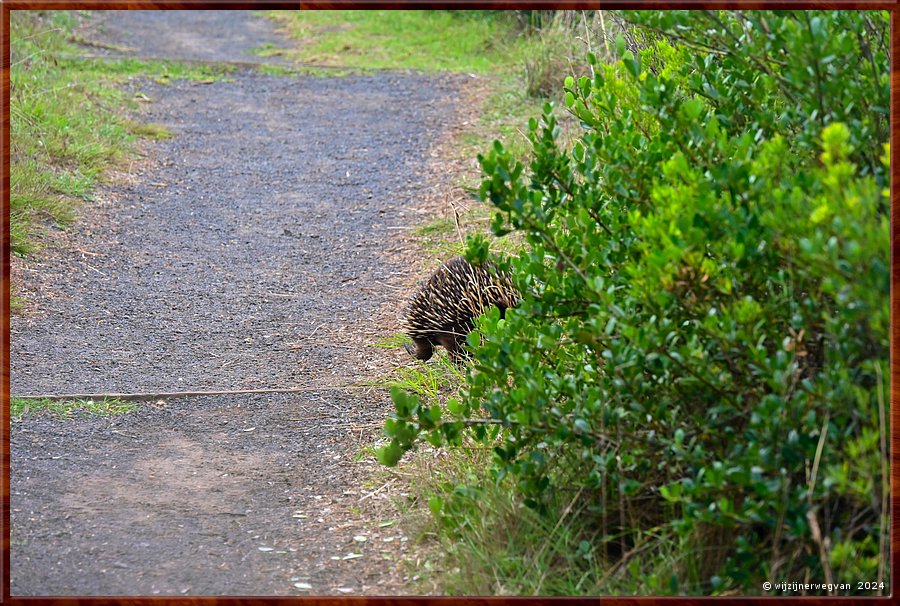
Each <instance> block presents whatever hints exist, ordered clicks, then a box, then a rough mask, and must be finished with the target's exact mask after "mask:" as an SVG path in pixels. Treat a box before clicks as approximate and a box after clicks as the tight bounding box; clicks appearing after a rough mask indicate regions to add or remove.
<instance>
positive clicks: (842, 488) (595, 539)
mask: <svg viewBox="0 0 900 606" xmlns="http://www.w3.org/2000/svg"><path fill="white" fill-rule="evenodd" d="M607 15H609V13H607ZM610 18H611V19H612V18H613V16H611V17H610ZM614 18H615V19H616V20H618V21H617V23H621V24H622V26H623V27H622V29H621V31H619V32H617V33H616V34H614V36H613V37H611V38H605V39H604V44H603V46H609V47H611V49H610V56H609V57H608V59H607V60H604V59H603V56H602V55H603V54H605V49H604V52H603V53H600V54H598V53H596V52H594V53H584V56H585V57H586V58H587V59H586V63H584V64H579V63H577V62H574V61H573V65H583V67H582V68H581V70H580V73H577V74H575V75H574V76H569V77H566V74H565V73H564V72H557V73H558V86H559V87H560V90H561V94H560V96H561V98H562V102H561V103H559V104H557V105H550V104H548V105H546V106H545V107H544V108H543V109H542V111H541V112H540V113H536V114H535V115H533V116H532V117H531V119H529V120H528V121H527V126H525V127H524V129H525V132H526V134H527V139H528V141H529V143H530V145H529V148H528V149H526V150H524V151H523V150H522V148H518V147H516V148H513V147H510V146H508V145H507V144H506V143H505V142H504V141H502V140H500V141H498V142H495V143H494V144H493V145H491V146H489V147H488V146H485V148H484V149H483V151H482V153H481V154H480V155H479V160H480V164H481V167H482V170H483V180H482V183H481V185H480V188H479V189H478V196H479V197H480V199H481V200H482V201H483V202H484V203H485V204H486V205H488V206H489V207H490V208H492V209H493V219H492V222H491V227H492V231H493V234H494V236H495V237H496V238H497V240H494V241H493V242H488V241H486V240H484V238H483V237H480V236H476V237H472V238H470V240H469V242H470V243H469V247H468V251H467V254H468V256H469V257H470V259H473V260H475V259H478V258H481V257H483V255H484V253H485V250H486V248H487V246H488V245H490V246H492V247H493V248H495V249H496V248H497V247H498V244H497V242H502V241H503V240H506V239H509V238H513V239H514V241H515V242H517V243H521V244H520V245H517V247H515V250H514V251H513V252H512V254H509V255H508V257H509V259H508V263H509V267H510V269H511V270H512V271H513V273H514V275H515V276H516V279H517V282H518V284H519V286H520V288H521V290H522V292H523V295H524V301H523V303H522V305H521V306H520V307H519V308H518V309H517V310H515V311H510V312H508V313H507V315H506V318H505V319H504V320H501V319H500V318H499V314H497V313H496V310H494V311H493V312H489V313H488V314H486V315H485V316H484V317H482V319H481V321H480V332H481V338H480V339H478V338H473V339H470V343H471V345H472V354H473V359H472V361H471V363H470V364H469V365H468V366H467V368H466V369H464V371H463V372H464V376H462V375H461V374H460V373H459V372H454V371H451V368H452V367H451V366H449V365H448V364H447V363H446V361H444V360H443V359H442V360H439V361H437V362H430V363H429V364H425V365H420V366H419V368H422V370H417V371H415V372H413V371H410V370H404V371H402V372H401V373H400V375H399V377H398V379H397V381H396V382H395V383H396V384H395V386H394V388H393V389H392V397H393V399H394V403H395V406H396V413H395V415H394V416H393V418H391V419H389V420H388V421H387V422H386V424H385V432H386V434H387V435H388V436H389V437H390V443H389V444H387V445H385V446H384V447H383V448H382V449H381V450H380V451H379V458H380V459H381V460H382V462H384V463H386V464H388V465H397V464H400V465H402V466H403V468H404V469H405V470H406V471H407V472H409V471H410V470H413V471H412V473H413V479H412V480H411V485H412V494H414V495H415V500H414V502H413V505H412V506H411V507H412V511H413V514H412V515H411V519H415V520H418V523H419V524H420V525H421V528H422V532H423V533H424V536H427V537H430V538H431V539H433V544H434V545H436V546H439V547H436V548H435V549H434V551H433V556H432V557H433V562H430V566H429V567H427V568H428V569H430V570H432V571H433V573H432V575H431V577H430V579H429V581H430V582H431V583H433V590H434V591H435V592H440V593H453V594H573V595H578V594H620V595H633V594H665V595H669V594H676V595H677V594H691V595H745V594H749V595H777V594H780V593H783V592H782V591H780V590H779V589H777V588H774V589H771V590H766V589H764V585H763V583H765V582H770V583H778V582H780V581H784V580H787V579H803V580H805V581H806V582H809V583H817V584H820V585H815V586H811V587H807V588H802V589H800V590H797V592H796V593H802V594H818V595H824V594H842V595H846V594H854V595H885V594H887V593H888V592H889V584H890V578H889V566H888V562H889V553H890V543H889V539H888V536H889V533H888V529H889V524H888V513H889V511H888V491H889V477H888V473H887V460H888V459H887V456H888V451H887V442H888V440H887V438H888V425H887V422H886V418H887V408H886V407H887V393H888V381H887V375H888V372H887V369H888V326H889V313H888V304H887V302H888V294H889V284H890V283H889V269H888V268H889V254H888V242H889V199H888V174H889V172H888V158H889V153H888V147H887V143H888V98H889V89H888V66H889V58H888V46H889V45H888V40H889V19H888V15H887V13H884V12H852V11H845V12H841V11H827V12H826V11H805V12H771V11H745V12H740V13H738V12H727V11H696V12H694V11H674V12H653V11H643V12H625V13H619V14H616V15H614ZM569 22H570V23H575V22H577V19H575V18H574V15H573V16H572V17H570V18H569ZM572 31H573V35H574V30H572ZM598 48H599V45H597V44H595V46H594V50H595V51H596V50H598ZM585 50H586V49H585ZM563 116H569V117H570V119H574V120H576V121H577V123H578V124H579V125H580V133H579V134H578V135H577V136H575V137H571V138H570V137H564V136H561V133H562V129H561V128H560V122H561V120H562V118H563ZM431 235H433V234H431ZM500 246H501V248H503V245H500ZM507 250H508V249H507ZM410 450H415V451H416V454H415V456H407V457H403V455H404V453H406V452H408V451H410ZM401 457H402V460H401ZM861 579H867V580H868V581H866V582H864V583H868V584H860V580H861ZM786 593H791V591H788V592H786Z"/></svg>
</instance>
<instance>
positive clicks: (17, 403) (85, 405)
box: [9, 398, 138, 419]
mask: <svg viewBox="0 0 900 606" xmlns="http://www.w3.org/2000/svg"><path fill="white" fill-rule="evenodd" d="M137 409H138V404H136V403H134V402H128V401H125V400H116V399H110V400H105V399H104V400H62V401H61V400H52V399H49V398H42V399H36V398H11V399H10V402H9V414H10V418H12V419H21V418H22V417H24V416H26V415H37V414H51V415H54V416H57V417H61V418H66V417H71V416H72V415H74V414H75V413H82V414H87V415H91V416H103V417H108V416H112V415H120V414H127V413H129V412H134V411H135V410H137Z"/></svg>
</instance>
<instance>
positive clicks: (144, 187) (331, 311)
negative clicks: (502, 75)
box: [10, 11, 459, 595]
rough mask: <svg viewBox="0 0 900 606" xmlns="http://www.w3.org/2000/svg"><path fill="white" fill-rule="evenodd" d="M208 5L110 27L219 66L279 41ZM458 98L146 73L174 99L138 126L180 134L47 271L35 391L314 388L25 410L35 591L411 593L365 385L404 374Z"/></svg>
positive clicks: (397, 82) (23, 445) (407, 84)
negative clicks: (412, 248) (438, 147)
mask: <svg viewBox="0 0 900 606" xmlns="http://www.w3.org/2000/svg"><path fill="white" fill-rule="evenodd" d="M190 13H195V14H192V15H189V16H185V15H178V14H175V13H172V12H168V13H166V14H163V13H158V14H155V13H148V12H143V11H141V12H122V13H116V14H115V15H112V14H108V15H104V16H103V17H102V19H101V20H102V23H103V27H102V28H99V30H98V31H102V34H103V36H106V38H104V39H106V40H110V41H116V40H121V41H122V42H121V43H123V44H128V45H129V46H131V47H134V48H137V49H139V51H138V52H139V53H144V52H146V53H148V54H152V55H153V56H160V55H165V56H171V57H180V56H188V55H190V54H191V53H194V54H196V53H201V51H202V58H204V59H207V60H216V61H219V60H221V61H229V60H233V58H234V57H235V56H236V55H238V54H241V51H242V49H243V50H246V48H247V47H248V46H259V45H260V40H268V38H267V36H274V34H273V33H272V31H271V26H269V25H268V24H267V23H265V22H264V21H262V20H261V19H259V18H257V17H253V16H252V15H251V14H250V13H246V12H244V13H238V12H234V13H223V14H221V15H217V16H216V17H215V18H214V19H207V18H205V17H204V16H203V15H201V14H200V12H199V11H190ZM188 17H190V18H188ZM198 24H202V25H198ZM173 40H175V41H178V43H177V44H176V43H175V42H172V41H173ZM223 41H225V42H227V43H223ZM278 43H280V44H288V43H287V42H285V41H278ZM185 49H188V50H185ZM458 85H459V81H458V79H456V78H453V77H446V76H422V75H412V74H411V75H400V74H375V75H369V76H349V77H345V78H338V79H326V78H312V77H287V76H285V77H274V76H266V75H262V74H259V73H257V72H255V71H253V70H245V71H239V72H236V73H233V74H230V75H229V77H228V79H227V80H225V81H217V82H214V83H207V84H200V83H194V82H188V81H177V82H174V83H173V84H172V85H169V86H166V85H162V84H157V83H152V82H144V81H140V82H137V81H136V82H133V83H132V84H131V85H130V86H131V87H132V88H133V92H135V93H142V94H143V95H146V97H148V98H149V99H150V100H152V103H149V104H147V106H146V109H145V110H144V112H143V113H142V115H141V116H139V119H140V120H142V121H145V122H152V123H157V124H161V125H163V126H165V127H166V128H167V129H169V130H170V131H171V132H172V133H173V135H174V136H173V137H172V138H171V139H167V140H161V141H156V142H151V143H148V144H147V145H146V146H145V147H144V153H145V154H146V157H145V158H143V159H141V160H139V161H137V162H136V163H135V164H134V165H133V166H132V169H131V170H130V171H129V176H128V177H127V178H123V179H119V180H118V181H117V182H115V183H113V184H110V185H108V186H105V187H104V188H102V190H101V191H99V192H98V196H97V198H98V202H97V204H96V205H94V206H93V207H92V208H90V209H88V210H86V212H85V215H84V217H83V218H82V220H81V221H80V222H79V223H78V224H77V225H76V226H75V227H74V228H73V229H72V230H71V231H70V232H69V233H67V234H66V235H65V236H64V237H62V238H61V239H60V241H59V243H58V245H57V246H56V247H55V248H51V249H48V250H47V251H46V252H45V253H44V255H43V256H42V258H41V259H39V260H38V261H37V262H35V263H32V264H29V265H28V266H26V267H25V269H23V270H22V271H23V273H24V275H23V276H22V278H23V279H24V282H25V284H26V294H29V293H30V294H29V299H30V303H29V306H28V312H27V313H25V314H24V315H20V316H17V317H14V318H13V320H12V328H11V333H12V334H11V367H12V393H13V395H14V396H16V395H20V396H21V395H37V394H48V393H49V394H58V393H99V392H126V393H135V392H173V391H188V390H235V389H251V388H256V389H259V388H298V389H300V390H301V391H298V393H295V394H252V395H250V394H245V395H218V396H203V397H192V398H182V399H159V400H157V399H153V400H151V401H150V402H146V403H142V404H141V405H140V408H139V410H138V411H136V412H133V413H129V414H126V415H120V416H114V417H88V416H79V415H75V416H73V417H71V418H67V419H60V418H57V417H54V416H50V415H29V416H26V417H24V418H23V419H22V420H19V421H16V422H14V423H13V426H12V431H11V451H12V472H11V509H12V513H11V519H12V530H11V552H10V554H11V575H10V576H11V591H12V594H13V595H129V594H131V595H140V594H162V595H343V594H348V593H350V594H382V595H388V594H398V593H405V592H406V591H407V590H406V586H407V585H406V584H405V576H406V575H407V574H409V570H408V568H407V567H405V566H404V565H402V563H401V560H402V557H403V554H404V553H405V550H406V545H408V543H409V542H411V540H412V539H410V541H407V540H406V537H403V536H402V535H401V534H400V533H399V531H398V530H396V528H395V527H394V526H382V525H381V524H380V522H382V518H379V517H378V516H379V515H382V514H384V512H385V511H387V510H386V509H383V508H381V509H379V507H381V506H380V505H379V506H377V507H376V506H375V502H376V501H377V500H378V497H377V486H372V485H371V478H372V475H371V474H372V471H373V469H374V466H373V464H372V463H371V456H365V457H360V456H358V455H359V453H360V448H361V447H362V446H364V445H367V444H371V443H372V442H373V441H374V440H375V439H376V438H377V436H378V435H379V433H380V426H381V423H382V421H383V419H384V417H385V416H386V414H387V412H388V410H389V408H390V402H389V398H388V397H387V396H386V394H385V393H384V391H383V390H378V389H371V388H369V389H367V388H361V387H360V386H361V385H363V384H365V382H366V381H370V382H371V380H373V379H377V378H378V372H379V371H380V370H383V368H384V367H385V364H387V367H390V365H391V364H396V363H398V361H399V360H400V357H399V356H400V354H399V352H396V351H390V350H384V349H382V348H378V347H373V344H374V343H377V342H378V341H379V340H380V339H383V338H385V337H388V336H390V335H392V334H394V333H395V332H396V331H397V330H398V328H397V324H396V316H397V313H398V312H399V311H400V308H401V307H402V305H403V303H404V301H405V300H406V297H407V296H408V291H409V287H410V285H411V284H414V283H415V282H416V281H417V279H418V276H415V275H411V274H412V273H413V271H412V268H411V267H410V266H409V264H408V263H407V262H404V261H403V260H402V258H401V257H399V256H397V255H394V254H393V252H392V251H393V250H394V247H395V246H396V244H395V238H396V237H397V236H398V234H402V233H403V232H404V231H405V230H407V229H408V228H409V226H410V225H411V224H412V223H413V217H414V216H415V214H416V213H415V208H416V203H417V198H418V196H419V194H420V191H421V188H422V187H423V185H422V181H423V179H424V170H425V169H424V167H425V160H424V158H425V157H427V155H428V151H429V149H430V146H431V145H433V143H434V142H435V140H436V139H437V138H438V137H439V135H440V133H441V132H443V131H444V130H445V129H446V128H448V127H449V126H450V125H451V124H452V121H453V119H454V113H453V112H454V97H455V91H456V90H457V88H458ZM358 459H361V461H360V462H357V461H358ZM373 492H374V493H375V495H376V496H373V495H372V493H373ZM367 495H368V496H367ZM385 515H387V514H385ZM362 537H364V538H365V540H361V538H362ZM358 555H361V557H358ZM348 556H349V557H348Z"/></svg>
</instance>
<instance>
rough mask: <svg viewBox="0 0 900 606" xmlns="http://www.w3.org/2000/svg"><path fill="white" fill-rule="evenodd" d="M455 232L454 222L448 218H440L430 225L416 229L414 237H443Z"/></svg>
mask: <svg viewBox="0 0 900 606" xmlns="http://www.w3.org/2000/svg"><path fill="white" fill-rule="evenodd" d="M455 230H456V221H455V220H454V219H452V218H450V217H441V218H438V219H435V220H434V221H432V222H431V223H427V224H425V225H422V226H420V227H417V228H416V230H415V232H413V233H414V234H415V235H417V236H419V237H422V238H432V237H443V236H447V235H449V234H452V233H453V232H454V231H455Z"/></svg>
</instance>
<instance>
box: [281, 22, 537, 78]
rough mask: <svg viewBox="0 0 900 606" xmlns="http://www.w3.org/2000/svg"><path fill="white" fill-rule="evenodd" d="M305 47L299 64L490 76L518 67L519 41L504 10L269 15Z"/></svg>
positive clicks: (294, 53) (297, 52) (294, 52)
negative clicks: (509, 66)
mask: <svg viewBox="0 0 900 606" xmlns="http://www.w3.org/2000/svg"><path fill="white" fill-rule="evenodd" d="M266 14H267V15H268V16H269V17H270V18H272V19H274V20H276V21H277V22H278V23H279V24H280V25H282V26H284V27H286V29H287V30H288V32H289V33H290V35H291V36H292V37H294V38H295V39H298V40H299V41H300V42H301V44H300V46H299V48H297V49H291V50H289V51H287V52H286V55H287V56H289V57H291V58H292V59H295V60H297V61H304V62H309V63H321V64H325V65H343V66H347V67H354V68H358V67H363V68H375V69H414V70H418V71H456V72H469V73H471V72H475V73H491V72H494V71H496V70H497V68H498V66H506V65H508V64H510V63H518V61H517V57H519V55H520V51H519V44H520V40H519V38H518V36H517V26H516V24H515V20H514V18H513V16H512V15H509V14H507V13H504V12H502V11H416V10H399V11H392V10H382V11H369V10H364V11H360V10H346V11H267V13H266Z"/></svg>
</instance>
